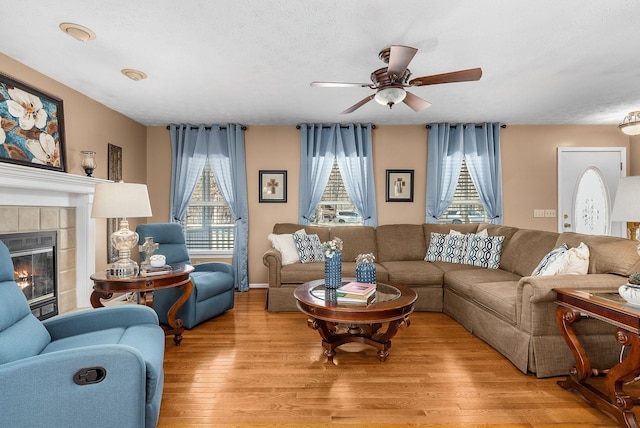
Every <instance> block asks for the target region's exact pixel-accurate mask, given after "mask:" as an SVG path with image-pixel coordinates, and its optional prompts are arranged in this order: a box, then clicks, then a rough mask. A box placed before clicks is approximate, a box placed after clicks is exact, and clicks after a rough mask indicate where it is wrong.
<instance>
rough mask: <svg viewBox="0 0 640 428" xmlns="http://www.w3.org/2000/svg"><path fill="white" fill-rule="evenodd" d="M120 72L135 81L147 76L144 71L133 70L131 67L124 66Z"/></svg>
mask: <svg viewBox="0 0 640 428" xmlns="http://www.w3.org/2000/svg"><path fill="white" fill-rule="evenodd" d="M120 72H121V73H122V74H124V75H125V76H127V77H128V78H129V79H131V80H135V81H138V80H143V79H146V78H147V75H146V73H144V72H142V71H140V70H134V69H133V68H124V69H122V70H120Z"/></svg>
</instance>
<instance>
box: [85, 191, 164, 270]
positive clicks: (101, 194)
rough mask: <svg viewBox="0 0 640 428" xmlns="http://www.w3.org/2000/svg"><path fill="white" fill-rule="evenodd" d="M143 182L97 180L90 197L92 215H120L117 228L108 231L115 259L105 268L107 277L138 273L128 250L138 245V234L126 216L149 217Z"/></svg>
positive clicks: (148, 204) (101, 216) (148, 206)
mask: <svg viewBox="0 0 640 428" xmlns="http://www.w3.org/2000/svg"><path fill="white" fill-rule="evenodd" d="M151 215H152V214H151V204H150V203H149V193H148V192H147V185H146V184H136V183H125V182H122V181H120V182H119V183H98V184H96V188H95V193H94V196H93V208H92V210H91V217H92V218H120V219H121V220H120V229H119V230H118V231H116V232H113V233H112V234H111V244H112V245H113V247H114V248H115V249H116V250H118V260H117V261H116V262H115V263H113V264H112V265H111V267H110V268H109V270H108V272H107V273H108V274H109V275H110V276H115V277H131V276H136V275H138V272H139V268H138V264H137V263H136V262H135V261H134V260H131V249H133V248H135V247H137V245H138V234H137V233H136V232H135V231H133V230H130V229H129V222H128V221H127V217H151Z"/></svg>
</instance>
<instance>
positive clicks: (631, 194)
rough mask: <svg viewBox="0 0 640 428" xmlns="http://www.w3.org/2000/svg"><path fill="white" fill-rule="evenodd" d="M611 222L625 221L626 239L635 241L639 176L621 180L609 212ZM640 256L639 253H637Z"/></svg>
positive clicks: (639, 209)
mask: <svg viewBox="0 0 640 428" xmlns="http://www.w3.org/2000/svg"><path fill="white" fill-rule="evenodd" d="M611 220H612V221H626V222H627V231H628V236H627V237H628V238H629V239H633V240H637V239H638V236H637V231H638V227H639V226H640V176H639V175H634V176H631V177H624V178H621V179H620V181H619V182H618V190H617V191H616V199H615V201H614V203H613V210H612V211H611ZM639 254H640V251H639Z"/></svg>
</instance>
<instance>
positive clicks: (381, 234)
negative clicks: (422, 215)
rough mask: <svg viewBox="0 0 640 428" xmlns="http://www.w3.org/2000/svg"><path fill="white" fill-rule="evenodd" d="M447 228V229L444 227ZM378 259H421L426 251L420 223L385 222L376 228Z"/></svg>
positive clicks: (381, 260) (382, 261) (381, 261)
mask: <svg viewBox="0 0 640 428" xmlns="http://www.w3.org/2000/svg"><path fill="white" fill-rule="evenodd" d="M445 230H448V229H445ZM376 241H377V247H378V261H379V262H380V263H383V264H384V262H387V261H422V260H423V259H424V255H425V254H426V252H427V245H426V244H425V239H424V233H423V230H422V225H420V224H387V225H382V226H378V227H377V228H376Z"/></svg>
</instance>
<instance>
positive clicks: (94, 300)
mask: <svg viewBox="0 0 640 428" xmlns="http://www.w3.org/2000/svg"><path fill="white" fill-rule="evenodd" d="M112 297H113V293H103V292H101V291H96V290H93V292H91V296H90V297H89V301H90V302H91V306H93V307H94V308H103V307H104V305H103V304H102V301H101V299H105V300H107V299H110V298H112Z"/></svg>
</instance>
